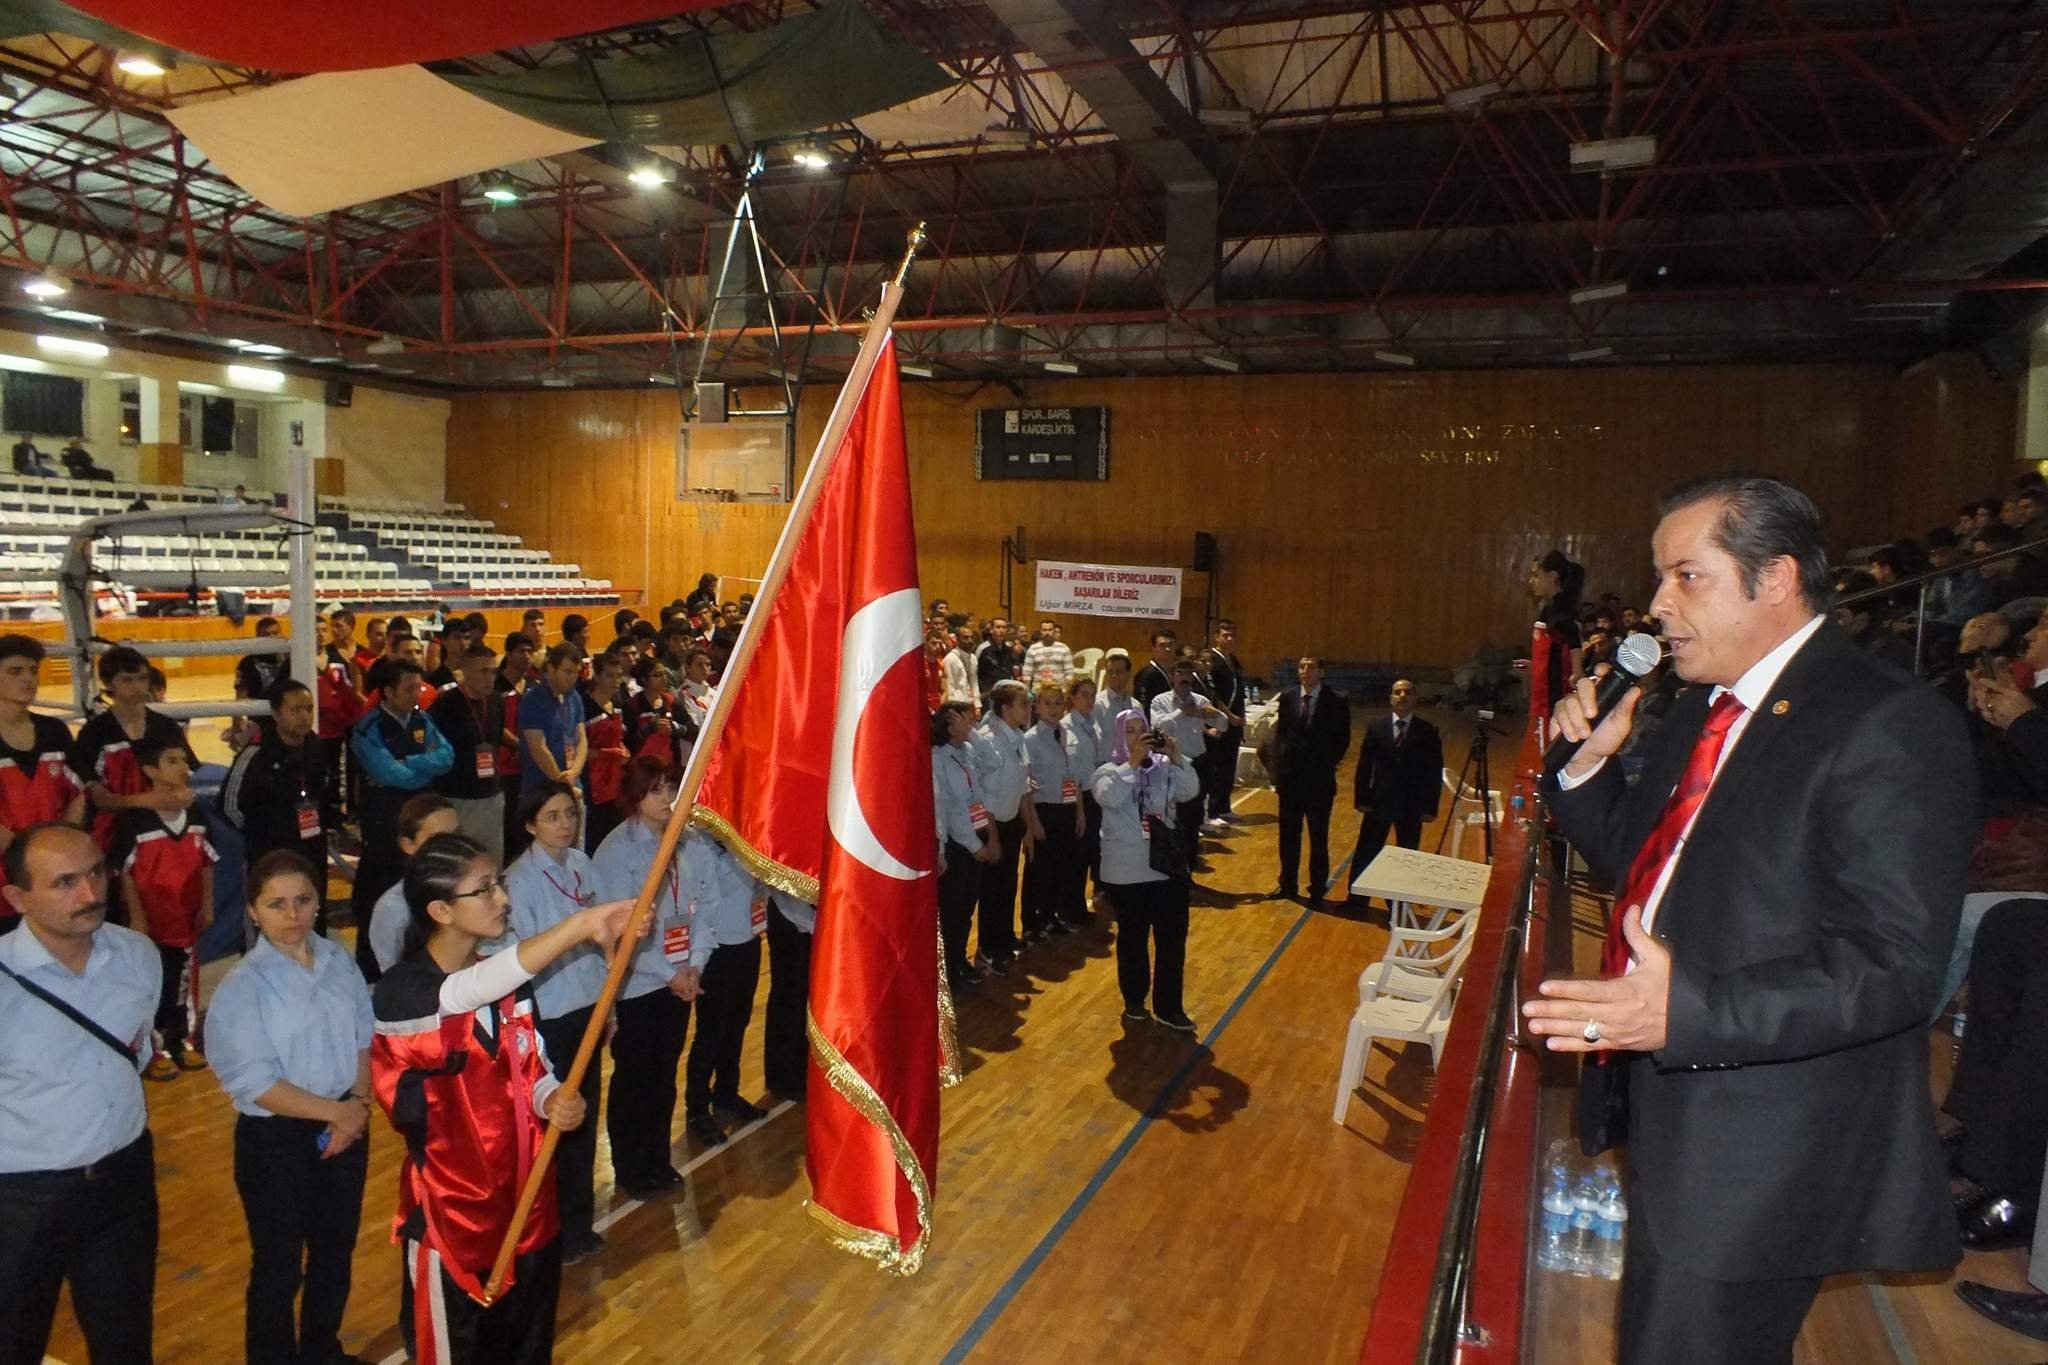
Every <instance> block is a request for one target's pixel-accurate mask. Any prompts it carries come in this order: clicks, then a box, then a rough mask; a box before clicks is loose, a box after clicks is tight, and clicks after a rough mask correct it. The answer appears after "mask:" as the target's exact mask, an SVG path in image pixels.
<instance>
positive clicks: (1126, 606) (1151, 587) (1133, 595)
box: [1038, 559, 1181, 621]
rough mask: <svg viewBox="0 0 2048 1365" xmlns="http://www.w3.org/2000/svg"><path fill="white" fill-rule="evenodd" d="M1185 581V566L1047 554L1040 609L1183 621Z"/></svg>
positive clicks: (1040, 578) (1041, 569) (1041, 578)
mask: <svg viewBox="0 0 2048 1365" xmlns="http://www.w3.org/2000/svg"><path fill="white" fill-rule="evenodd" d="M1180 585H1181V571H1180V570H1179V569H1167V568H1148V567H1145V566H1143V565H1134V564H1069V563H1066V562H1065V561H1063V560H1056V559H1041V560H1039V561H1038V610H1039V611H1056V612H1065V613H1067V614H1068V615H1072V616H1136V617H1139V618H1141V619H1143V620H1146V621H1178V620H1179V619H1180Z"/></svg>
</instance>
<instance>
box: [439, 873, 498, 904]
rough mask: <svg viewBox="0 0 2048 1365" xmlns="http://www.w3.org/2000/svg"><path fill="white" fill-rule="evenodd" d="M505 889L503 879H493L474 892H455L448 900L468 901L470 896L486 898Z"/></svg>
mask: <svg viewBox="0 0 2048 1365" xmlns="http://www.w3.org/2000/svg"><path fill="white" fill-rule="evenodd" d="M505 889H506V887H505V879H504V878H503V877H493V878H491V879H490V880H489V881H487V882H485V883H484V884H483V885H482V886H479V887H477V888H476V889H475V890H472V891H457V892H455V893H454V894H452V895H450V896H449V897H448V899H449V900H451V901H459V900H468V899H469V898H470V897H471V896H488V895H490V894H491V893H492V892H493V891H504V890H505Z"/></svg>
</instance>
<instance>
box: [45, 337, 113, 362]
mask: <svg viewBox="0 0 2048 1365" xmlns="http://www.w3.org/2000/svg"><path fill="white" fill-rule="evenodd" d="M36 345H37V346H39V347H41V348H42V349H43V350H45V351H55V352H57V353H58V354H59V355H77V356H85V357H87V358H89V359H92V360H105V359H106V358H107V348H106V347H105V346H103V345H101V344H100V343H99V342H97V341H80V340H78V339H77V338H76V337H37V338H36Z"/></svg>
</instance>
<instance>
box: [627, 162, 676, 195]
mask: <svg viewBox="0 0 2048 1365" xmlns="http://www.w3.org/2000/svg"><path fill="white" fill-rule="evenodd" d="M626 179H628V180H630V181H632V182H633V183H634V184H636V185H638V186H639V187H640V188H641V189H643V190H658V189H660V188H661V187H662V186H663V185H666V184H667V183H668V182H669V180H670V176H669V173H668V172H667V171H665V170H663V169H662V168H661V167H659V166H641V167H639V168H637V169H635V170H633V171H629V172H628V173H627V175H626Z"/></svg>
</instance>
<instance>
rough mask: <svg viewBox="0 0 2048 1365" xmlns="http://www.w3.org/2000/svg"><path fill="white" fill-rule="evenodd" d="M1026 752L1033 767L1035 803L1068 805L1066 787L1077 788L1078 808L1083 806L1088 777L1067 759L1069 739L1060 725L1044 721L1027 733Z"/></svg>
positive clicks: (1032, 784) (1076, 801)
mask: <svg viewBox="0 0 2048 1365" xmlns="http://www.w3.org/2000/svg"><path fill="white" fill-rule="evenodd" d="M1024 752H1025V754H1026V755H1027V756H1028V757H1029V761H1030V765H1031V800H1032V802H1033V804H1035V805H1040V806H1058V805H1064V804H1065V803H1066V800H1067V796H1066V784H1067V783H1068V782H1072V783H1073V784H1074V798H1073V799H1074V804H1075V805H1077V806H1078V805H1079V804H1081V783H1082V782H1083V781H1084V780H1086V779H1085V775H1084V774H1082V773H1080V772H1078V771H1076V770H1075V769H1074V768H1073V767H1072V766H1071V765H1070V764H1069V762H1068V759H1067V741H1066V735H1065V733H1064V732H1063V731H1061V729H1060V727H1058V726H1057V725H1047V724H1046V723H1045V722H1044V721H1039V722H1037V723H1036V724H1034V725H1033V726H1032V727H1031V728H1030V729H1029V730H1026V731H1025V732H1024Z"/></svg>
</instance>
